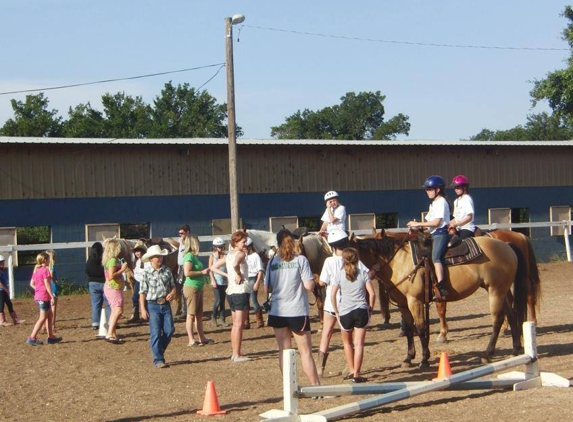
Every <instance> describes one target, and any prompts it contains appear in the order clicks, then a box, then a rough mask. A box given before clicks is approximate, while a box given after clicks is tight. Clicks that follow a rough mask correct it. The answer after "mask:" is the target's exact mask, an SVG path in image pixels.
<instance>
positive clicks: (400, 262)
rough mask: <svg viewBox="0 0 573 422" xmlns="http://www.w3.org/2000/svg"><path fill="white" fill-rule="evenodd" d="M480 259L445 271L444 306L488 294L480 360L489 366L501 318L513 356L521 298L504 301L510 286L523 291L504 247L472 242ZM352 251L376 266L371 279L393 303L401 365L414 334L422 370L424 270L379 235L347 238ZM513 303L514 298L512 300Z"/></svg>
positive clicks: (426, 353)
mask: <svg viewBox="0 0 573 422" xmlns="http://www.w3.org/2000/svg"><path fill="white" fill-rule="evenodd" d="M476 242H477V244H478V245H479V247H480V248H481V250H482V251H483V254H482V255H481V256H479V257H478V258H476V259H474V260H473V261H471V262H468V263H465V264H463V265H456V266H453V267H448V270H449V271H448V272H449V280H447V281H446V286H447V287H446V288H447V290H448V291H449V294H448V296H447V300H448V301H458V300H462V299H465V298H467V297H469V296H470V295H472V294H473V293H474V292H475V291H477V289H478V288H480V287H482V288H484V289H485V290H486V291H487V292H488V297H489V307H490V312H491V315H492V319H493V324H492V333H491V336H490V340H489V343H488V346H487V348H486V350H485V352H484V354H483V355H482V361H486V362H487V361H489V359H490V358H491V356H493V354H494V352H495V346H496V343H497V339H498V336H499V332H500V329H501V325H502V323H503V318H504V316H505V315H507V317H508V320H509V324H510V327H511V335H512V340H513V353H514V354H518V353H519V352H520V349H521V330H520V327H519V325H518V323H517V321H518V320H523V319H524V318H525V310H526V298H525V294H516V295H515V298H516V299H515V301H514V302H513V307H512V305H511V302H510V299H509V297H508V292H509V291H510V288H511V285H512V284H514V288H515V289H516V291H524V290H525V280H524V279H523V278H516V274H517V256H516V255H515V253H514V252H513V250H512V248H511V247H510V246H509V245H507V244H506V243H504V242H501V241H498V240H495V239H491V238H489V237H479V238H476ZM351 244H352V246H354V247H356V248H357V249H358V250H359V251H360V259H361V260H362V262H364V264H365V265H366V266H368V267H370V268H372V267H373V266H374V264H377V263H378V264H380V265H381V269H380V270H379V271H378V272H377V274H376V276H377V277H378V278H379V279H380V280H381V281H382V282H383V283H384V286H385V287H386V290H387V291H388V295H389V296H390V298H391V300H392V301H393V302H394V303H396V304H397V306H398V308H399V309H400V311H401V313H402V317H403V318H404V320H405V322H406V337H407V340H408V353H407V356H406V359H405V360H404V365H407V366H410V365H411V363H412V360H413V359H414V358H415V356H416V349H415V346H414V330H416V331H417V333H418V334H419V338H420V341H421V343H422V361H421V363H420V366H428V365H429V364H428V359H429V357H430V350H429V347H428V338H429V337H428V336H427V335H426V324H425V317H424V303H425V296H426V294H425V289H426V286H425V284H426V282H425V270H424V267H423V266H422V267H419V266H418V267H416V266H414V264H413V263H412V256H411V251H410V244H409V242H405V241H399V240H398V239H396V238H391V237H389V236H383V237H382V238H381V239H372V238H370V239H352V241H351ZM518 298H520V299H519V300H518Z"/></svg>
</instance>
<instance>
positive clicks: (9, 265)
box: [8, 245, 16, 300]
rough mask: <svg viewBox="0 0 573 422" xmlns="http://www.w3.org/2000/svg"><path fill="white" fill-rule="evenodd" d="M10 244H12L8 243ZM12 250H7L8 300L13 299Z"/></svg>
mask: <svg viewBox="0 0 573 422" xmlns="http://www.w3.org/2000/svg"><path fill="white" fill-rule="evenodd" d="M9 246H12V245H9ZM14 284H15V283H14V251H10V252H8V286H10V300H12V299H14V293H15V291H14V290H15V287H16V286H15V285H14Z"/></svg>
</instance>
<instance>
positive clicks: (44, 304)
mask: <svg viewBox="0 0 573 422" xmlns="http://www.w3.org/2000/svg"><path fill="white" fill-rule="evenodd" d="M36 303H37V304H38V307H39V308H40V311H49V310H50V309H52V304H51V303H50V301H49V300H37V301H36Z"/></svg>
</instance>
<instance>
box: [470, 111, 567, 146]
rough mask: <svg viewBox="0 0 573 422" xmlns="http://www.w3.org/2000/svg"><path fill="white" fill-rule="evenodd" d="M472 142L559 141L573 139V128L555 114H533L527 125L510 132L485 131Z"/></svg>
mask: <svg viewBox="0 0 573 422" xmlns="http://www.w3.org/2000/svg"><path fill="white" fill-rule="evenodd" d="M470 139H471V140H472V141H559V140H565V139H573V126H571V125H570V124H567V123H566V122H565V121H564V120H563V119H561V118H559V117H558V116H556V115H555V114H553V115H550V114H548V113H545V112H544V113H540V114H531V115H529V116H527V122H526V123H525V125H523V126H522V125H518V126H516V127H514V128H512V129H508V130H497V131H492V130H489V129H483V130H482V131H481V132H480V133H478V134H477V135H475V136H472V137H471V138H470Z"/></svg>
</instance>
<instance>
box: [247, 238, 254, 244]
mask: <svg viewBox="0 0 573 422" xmlns="http://www.w3.org/2000/svg"><path fill="white" fill-rule="evenodd" d="M252 244H253V239H251V238H250V237H247V243H246V245H247V246H251V245H252Z"/></svg>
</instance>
